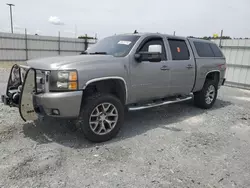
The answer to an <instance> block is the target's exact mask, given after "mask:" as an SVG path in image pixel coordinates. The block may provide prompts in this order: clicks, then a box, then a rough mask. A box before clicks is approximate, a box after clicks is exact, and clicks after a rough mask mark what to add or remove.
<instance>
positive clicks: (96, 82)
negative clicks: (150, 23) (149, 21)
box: [2, 33, 226, 142]
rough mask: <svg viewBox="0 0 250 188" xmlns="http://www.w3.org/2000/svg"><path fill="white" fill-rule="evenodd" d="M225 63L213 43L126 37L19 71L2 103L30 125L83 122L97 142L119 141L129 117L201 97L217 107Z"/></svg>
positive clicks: (15, 69) (198, 102)
mask: <svg viewBox="0 0 250 188" xmlns="http://www.w3.org/2000/svg"><path fill="white" fill-rule="evenodd" d="M225 70H226V60H225V57H224V55H223V54H222V52H221V50H220V49H219V48H218V46H217V45H216V44H214V43H213V42H211V41H207V40H200V39H196V38H184V37H177V36H171V35H165V34H159V33H156V34H152V33H149V34H139V33H137V34H124V35H115V36H111V37H107V38H104V39H102V40H100V41H99V42H98V43H97V44H95V45H93V46H92V47H90V48H89V49H87V50H86V51H85V52H84V53H82V54H81V55H77V56H67V57H62V56H60V57H59V56H58V57H50V58H42V59H35V60H29V61H27V65H25V66H23V65H14V66H13V67H12V70H11V73H10V77H9V81H8V85H7V91H6V94H5V95H3V96H2V101H3V102H4V103H5V104H6V105H9V106H16V107H18V108H19V112H20V115H21V117H22V118H23V120H25V121H26V120H36V119H37V118H38V117H39V116H40V115H41V116H50V117H55V118H66V119H72V120H76V121H77V122H78V124H79V125H80V127H81V129H82V131H83V133H84V135H85V137H86V138H87V139H88V140H90V141H93V142H102V141H107V140H109V139H111V138H113V137H114V136H116V135H117V133H118V131H119V130H120V128H121V125H122V124H123V121H124V112H125V111H126V110H131V111H133V110H141V109H146V108H151V107H156V106H161V105H165V104H170V103H176V102H181V101H185V100H190V99H192V98H194V103H195V105H197V106H198V107H200V108H205V109H208V108H210V107H212V106H213V104H214V102H215V100H216V97H217V90H218V89H219V87H220V86H221V85H223V84H224V81H225V79H224V76H225Z"/></svg>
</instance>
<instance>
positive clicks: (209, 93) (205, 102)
mask: <svg viewBox="0 0 250 188" xmlns="http://www.w3.org/2000/svg"><path fill="white" fill-rule="evenodd" d="M217 93H218V83H217V82H216V81H214V80H206V82H205V84H204V86H203V88H202V90H201V91H199V92H196V93H194V103H195V105H196V106H198V107H199V108H203V109H209V108H211V107H212V106H213V104H214V103H215V101H216V98H217Z"/></svg>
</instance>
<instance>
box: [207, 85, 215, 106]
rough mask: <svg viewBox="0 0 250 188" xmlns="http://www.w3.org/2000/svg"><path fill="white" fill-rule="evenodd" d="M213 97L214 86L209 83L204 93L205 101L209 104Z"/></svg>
mask: <svg viewBox="0 0 250 188" xmlns="http://www.w3.org/2000/svg"><path fill="white" fill-rule="evenodd" d="M214 97H215V87H214V86H213V85H210V86H209V87H208V89H207V93H206V99H205V100H206V103H207V104H211V103H212V102H213V100H214Z"/></svg>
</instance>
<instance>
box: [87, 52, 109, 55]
mask: <svg viewBox="0 0 250 188" xmlns="http://www.w3.org/2000/svg"><path fill="white" fill-rule="evenodd" d="M89 54H92V55H93V54H101V55H107V52H94V53H89Z"/></svg>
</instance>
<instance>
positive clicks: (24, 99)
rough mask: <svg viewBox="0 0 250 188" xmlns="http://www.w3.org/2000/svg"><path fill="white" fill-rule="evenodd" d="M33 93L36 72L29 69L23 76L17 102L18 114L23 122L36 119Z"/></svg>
mask: <svg viewBox="0 0 250 188" xmlns="http://www.w3.org/2000/svg"><path fill="white" fill-rule="evenodd" d="M35 91H36V71H35V70H34V69H32V68H30V69H28V70H27V72H26V74H25V77H24V81H23V85H22V89H21V94H20V101H19V112H20V116H21V117H22V119H23V120H24V121H28V120H31V121H34V120H36V119H37V118H38V116H37V114H36V112H35V110H34V105H33V94H34V93H35Z"/></svg>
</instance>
